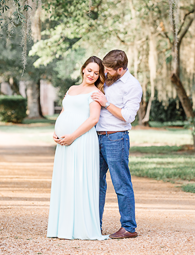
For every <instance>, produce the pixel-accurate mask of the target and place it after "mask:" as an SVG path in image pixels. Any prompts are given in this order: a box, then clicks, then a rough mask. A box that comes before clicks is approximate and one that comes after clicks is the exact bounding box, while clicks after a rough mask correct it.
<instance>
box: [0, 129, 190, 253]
mask: <svg viewBox="0 0 195 255" xmlns="http://www.w3.org/2000/svg"><path fill="white" fill-rule="evenodd" d="M52 132H53V126H49V127H44V126H41V127H40V128H37V126H36V125H35V126H28V127H25V126H24V127H22V128H21V127H9V126H3V127H2V128H1V129H0V176H1V180H0V201H1V202H0V254H3V255H4V254H5V255H7V254H14V255H22V254H25V255H26V254H48V255H49V254H52V255H53V254H55V255H56V254H57V255H58V254H137V255H141V254H149V255H150V254H159V255H160V254H174V255H176V254H179V255H180V254H182V255H183V254H186V255H187V254H195V225H194V222H195V213H194V211H195V194H193V193H185V192H183V191H181V189H180V188H178V187H177V185H175V184H172V183H167V182H163V181H156V180H153V179H147V178H138V177H133V178H132V182H133V186H134V191H135V201H136V220H137V225H138V227H137V232H138V234H139V235H138V237H137V238H135V239H124V240H106V241H78V240H73V241H68V240H59V239H49V238H46V231H47V221H48V214H49V198H50V187H51V178H52V166H53V159H54V151H55V150H54V144H53V143H52V139H51V136H52ZM136 132H137V133H136ZM144 132H145V131H144ZM147 132H149V131H147ZM147 132H146V133H145V140H144V141H143V139H142V141H141V138H139V137H140V135H141V130H134V131H132V133H130V136H131V137H132V144H133V143H134V144H136V145H137V144H138V143H141V142H142V143H143V144H145V145H146V144H147V143H149V142H150V143H152V144H159V143H160V138H158V134H156V133H155V132H154V131H153V135H152V136H153V137H156V138H155V139H154V140H151V138H150V137H149V133H147ZM135 136H136V139H135ZM162 136H163V134H162ZM182 137H183V138H182ZM139 139H140V140H139ZM158 139H159V140H158ZM174 139H175V140H174ZM182 139H183V140H185V141H186V140H187V139H189V141H187V142H188V143H189V142H190V138H189V135H188V134H187V133H185V132H184V133H182V134H181V136H180V137H176V138H173V137H172V136H170V137H169V138H168V140H169V143H172V144H176V143H178V145H179V144H180V143H182V141H181V140H182ZM162 140H163V145H164V144H165V145H166V141H165V139H161V141H162ZM178 140H179V141H178ZM134 156H135V155H134ZM130 161H131V156H130ZM119 228H120V216H119V212H118V204H117V199H116V195H115V192H114V190H113V187H112V184H111V181H110V178H109V176H108V193H107V200H106V207H105V213H104V224H103V232H104V234H110V233H113V232H115V231H117V230H118V229H119Z"/></svg>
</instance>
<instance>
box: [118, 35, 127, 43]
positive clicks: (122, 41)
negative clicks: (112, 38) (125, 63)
mask: <svg viewBox="0 0 195 255" xmlns="http://www.w3.org/2000/svg"><path fill="white" fill-rule="evenodd" d="M116 37H117V38H118V39H119V41H120V42H121V43H122V44H124V45H128V43H126V42H125V41H124V40H122V39H121V38H120V36H119V35H118V34H116Z"/></svg>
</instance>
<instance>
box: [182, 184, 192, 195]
mask: <svg viewBox="0 0 195 255" xmlns="http://www.w3.org/2000/svg"><path fill="white" fill-rule="evenodd" d="M182 190H183V191H185V192H191V193H195V183H189V184H186V185H183V186H182Z"/></svg>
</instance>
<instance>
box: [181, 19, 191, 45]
mask: <svg viewBox="0 0 195 255" xmlns="http://www.w3.org/2000/svg"><path fill="white" fill-rule="evenodd" d="M193 20H194V18H191V19H190V20H189V22H188V24H187V25H186V27H185V29H184V30H183V32H182V33H181V35H180V38H179V39H178V45H179V44H181V41H182V39H183V38H184V36H185V35H186V33H187V32H188V29H189V28H190V26H191V25H192V22H193Z"/></svg>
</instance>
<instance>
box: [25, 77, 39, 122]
mask: <svg viewBox="0 0 195 255" xmlns="http://www.w3.org/2000/svg"><path fill="white" fill-rule="evenodd" d="M27 99H28V111H29V114H28V118H30V119H35V118H40V117H41V116H40V114H39V101H38V93H37V88H36V84H34V83H33V82H29V84H28V88H27Z"/></svg>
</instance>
